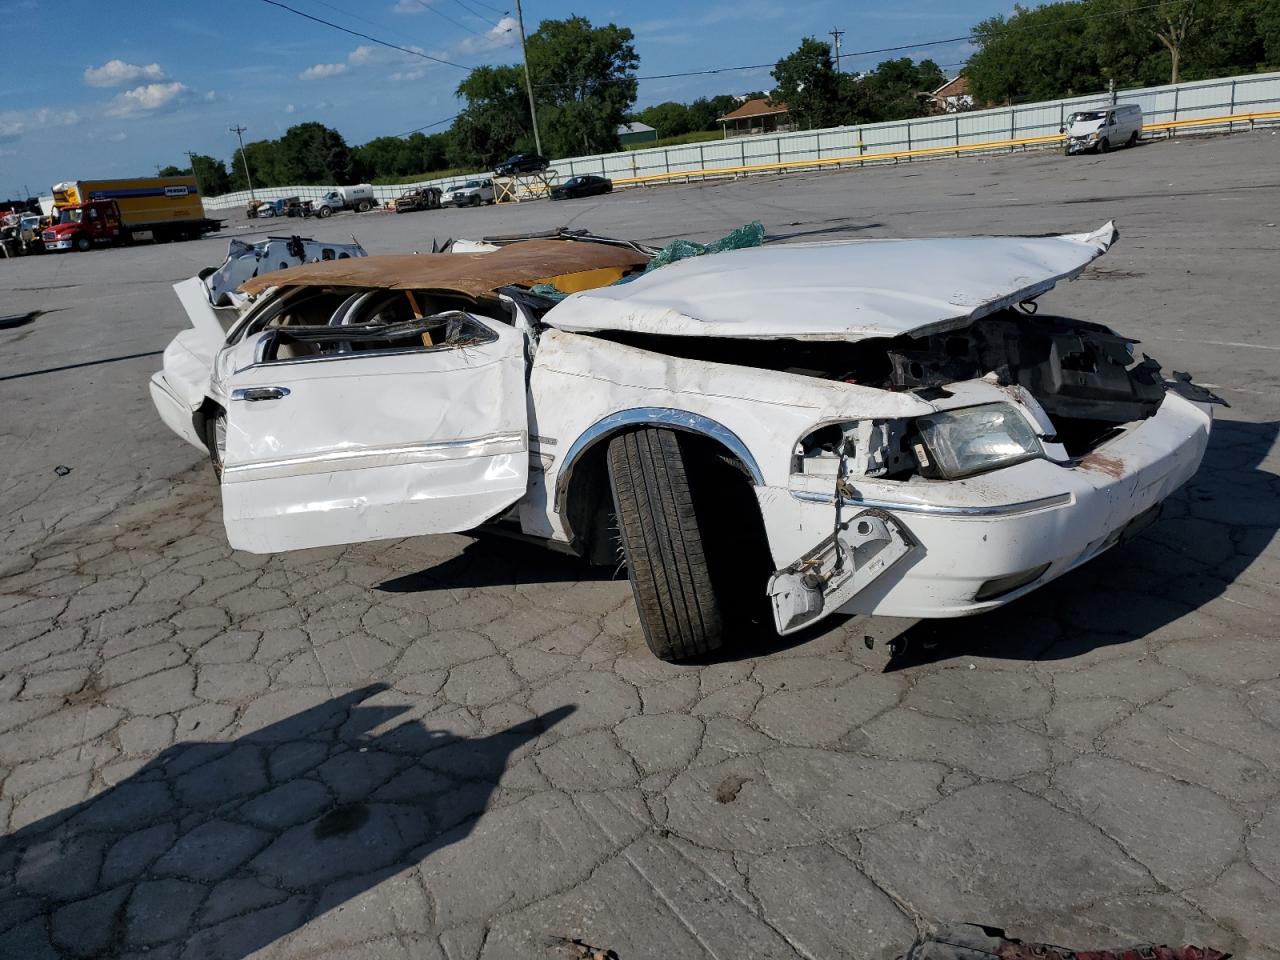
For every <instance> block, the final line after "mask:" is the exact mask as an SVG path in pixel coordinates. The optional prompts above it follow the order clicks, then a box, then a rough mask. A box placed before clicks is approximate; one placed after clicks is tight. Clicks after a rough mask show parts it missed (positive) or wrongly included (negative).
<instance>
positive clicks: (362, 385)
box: [152, 223, 1216, 660]
mask: <svg viewBox="0 0 1280 960" xmlns="http://www.w3.org/2000/svg"><path fill="white" fill-rule="evenodd" d="M1116 237H1117V233H1116V230H1115V227H1114V225H1113V224H1110V223H1108V224H1105V225H1104V226H1102V227H1101V228H1100V229H1098V230H1096V231H1094V232H1092V233H1086V234H1072V235H1066V236H1039V237H972V238H948V239H919V240H857V241H834V242H824V243H796V244H773V245H766V246H763V247H755V248H751V249H735V250H730V251H728V252H723V253H712V254H708V255H704V256H696V257H692V258H690V259H685V260H680V261H679V262H675V263H669V265H666V266H658V267H656V268H654V269H649V267H650V266H651V264H652V263H653V262H654V259H655V255H656V254H657V253H658V251H655V250H653V249H652V248H648V247H645V246H644V245H642V244H638V243H633V242H626V241H617V240H610V239H608V238H601V237H594V236H590V235H586V234H585V233H584V234H576V235H572V236H570V235H565V234H561V235H560V236H559V237H556V238H523V239H516V238H512V239H509V240H506V241H496V240H495V241H492V242H490V243H487V244H484V245H476V244H470V245H468V246H467V247H466V248H465V249H467V250H469V251H471V252H454V251H452V250H451V251H450V252H447V253H440V254H424V255H417V256H383V257H370V258H367V259H361V260H355V261H349V262H346V263H343V264H326V263H320V264H312V265H308V266H301V267H296V268H291V269H289V270H284V271H280V272H278V273H275V274H272V275H269V276H265V277H258V278H256V279H253V280H250V281H249V282H248V283H246V284H245V285H244V287H243V290H244V292H245V293H246V294H248V295H250V296H256V298H257V299H256V302H255V303H254V305H253V306H252V307H250V308H248V309H247V310H246V312H245V313H244V314H243V316H242V318H241V319H240V320H239V321H238V322H237V323H236V324H235V325H234V326H233V327H232V328H231V329H230V330H229V331H227V332H226V334H225V336H221V337H219V336H218V335H217V334H218V333H220V332H221V331H218V330H215V331H214V333H215V335H214V337H213V338H212V339H211V340H209V341H207V342H202V350H203V353H202V354H201V357H202V358H203V362H204V367H203V370H201V369H200V367H199V364H198V363H196V362H194V360H193V358H192V357H190V356H189V354H184V353H182V351H178V350H175V346H174V345H171V346H170V348H169V349H168V350H166V351H165V359H164V368H163V370H162V371H161V372H160V373H158V374H157V375H156V377H155V378H154V379H153V381H152V385H153V388H152V396H153V398H154V399H155V402H156V406H157V408H158V409H159V410H160V414H161V417H162V418H163V419H164V421H165V423H166V424H168V425H169V426H170V427H171V428H172V429H174V430H175V431H176V432H178V434H179V435H180V436H182V437H184V438H185V439H186V440H187V441H188V442H190V443H192V444H194V445H196V446H198V447H204V448H207V449H208V450H209V452H210V455H211V457H212V458H213V460H214V463H215V465H216V466H217V467H218V468H219V475H220V478H221V479H220V482H221V493H222V516H223V523H224V526H225V528H226V532H227V539H228V541H229V543H230V545H231V546H232V547H233V548H235V549H238V550H248V551H251V552H254V553H273V552H278V551H283V550H296V549H304V548H309V547H321V546H332V545H337V544H346V543H355V542H361V541H369V540H378V539H384V538H401V537H408V536H418V535H425V534H434V533H457V532H463V531H468V530H473V529H476V528H477V527H480V526H482V525H489V526H492V527H495V528H498V529H501V530H506V531H508V532H510V533H512V534H515V535H518V536H521V537H524V538H535V539H540V540H544V541H547V542H548V543H549V544H550V545H552V546H555V547H557V548H559V549H561V550H568V551H570V552H573V553H576V554H578V555H580V556H582V557H583V558H584V559H586V560H587V561H588V562H592V563H597V564H607V565H613V564H615V563H616V562H617V548H618V544H619V543H620V544H621V549H622V556H623V559H624V561H625V563H626V565H627V572H628V576H629V577H630V580H631V585H632V590H633V593H634V595H635V600H636V606H637V609H638V611H639V619H640V623H641V626H642V627H643V630H644V634H645V639H646V641H647V642H648V644H649V647H650V649H651V650H652V651H653V652H654V653H655V654H656V655H657V656H658V657H661V658H662V659H666V660H678V659H683V658H688V657H694V656H702V655H705V654H707V653H709V652H710V651H713V650H715V649H716V648H718V647H720V646H721V645H722V644H724V643H726V642H732V640H733V639H734V638H735V637H737V636H741V635H742V634H743V627H748V628H750V624H751V623H759V624H764V623H769V622H772V624H773V626H774V628H775V629H776V631H777V632H778V633H779V634H790V633H794V632H796V631H798V630H802V629H804V628H806V627H809V626H811V625H813V624H815V623H817V622H818V621H820V620H822V619H823V618H825V617H827V616H829V615H831V614H833V613H837V612H839V613H842V614H882V615H888V616H895V617H911V618H921V617H926V618H927V617H960V616H967V615H970V614H977V613H981V612H983V611H986V610H991V609H994V608H996V607H1000V606H1003V605H1005V604H1007V603H1009V602H1011V601H1013V600H1016V599H1017V598H1019V597H1021V596H1023V595H1025V594H1027V593H1029V592H1030V591H1032V590H1034V589H1036V588H1037V587H1039V586H1041V585H1043V584H1045V583H1047V582H1049V581H1051V580H1053V579H1055V578H1057V577H1059V576H1061V575H1062V574H1064V573H1066V572H1067V571H1069V570H1072V569H1074V568H1075V567H1077V566H1079V565H1080V564H1082V563H1085V562H1087V561H1089V560H1091V559H1093V558H1094V557H1096V556H1098V555H1100V554H1102V553H1104V552H1105V551H1107V550H1109V549H1110V548H1112V547H1114V546H1116V545H1118V544H1121V543H1124V542H1126V541H1129V540H1131V539H1132V538H1133V537H1135V536H1136V535H1137V534H1138V533H1139V532H1141V531H1142V530H1143V529H1144V528H1145V527H1146V526H1147V525H1148V524H1150V523H1152V522H1153V521H1154V520H1155V519H1156V518H1157V517H1158V515H1159V512H1160V508H1161V504H1162V503H1163V501H1164V500H1165V499H1166V498H1168V497H1169V496H1170V495H1171V494H1172V493H1173V492H1174V491H1175V490H1177V489H1178V487H1180V486H1181V485H1182V484H1184V483H1185V482H1186V481H1187V480H1188V479H1189V478H1190V477H1191V476H1192V475H1193V474H1194V473H1195V472H1196V470H1197V468H1198V467H1199V465H1200V461H1201V458H1202V457H1203V455H1204V452H1205V447H1206V445H1207V443H1208V438H1209V431H1210V427H1211V424H1212V420H1213V418H1212V415H1211V407H1210V406H1209V404H1211V403H1212V402H1214V401H1215V400H1216V398H1215V397H1213V395H1212V394H1210V393H1209V392H1208V391H1207V390H1205V389H1204V388H1202V387H1197V386H1196V385H1194V384H1192V383H1191V378H1190V376H1189V375H1188V374H1179V373H1175V374H1174V376H1173V378H1172V379H1166V378H1165V377H1163V376H1162V375H1161V370H1160V365H1159V364H1158V363H1156V362H1155V361H1154V360H1152V359H1150V358H1149V357H1145V356H1142V357H1141V358H1140V359H1139V358H1137V357H1135V355H1134V351H1133V345H1134V341H1133V340H1132V339H1130V338H1128V337H1125V336H1123V335H1121V334H1117V333H1115V332H1113V331H1111V330H1110V329H1108V328H1107V327H1105V326H1103V325H1102V324H1101V323H1097V322H1094V321H1089V320H1073V319H1069V318H1066V317H1061V316H1049V315H1047V312H1046V311H1040V312H1039V313H1036V312H1035V311H1034V309H1033V308H1031V307H1030V306H1028V305H1029V304H1031V303H1034V302H1035V301H1036V300H1037V298H1038V297H1040V296H1041V295H1043V294H1044V293H1046V292H1048V291H1049V290H1051V289H1053V287H1054V286H1055V285H1056V284H1057V283H1059V282H1060V281H1064V280H1069V279H1073V278H1074V277H1076V276H1078V275H1079V274H1080V273H1081V271H1083V270H1084V268H1085V267H1086V266H1087V265H1088V264H1089V263H1090V262H1092V261H1093V260H1094V259H1095V258H1097V257H1099V256H1101V255H1102V254H1104V253H1105V252H1106V251H1107V249H1108V248H1109V247H1110V246H1111V245H1112V243H1113V242H1114V241H1115V239H1116ZM482 250H483V251H487V252H479V251H482ZM664 252H665V251H664ZM658 262H665V261H663V260H661V259H659V260H658ZM921 264H928V265H929V269H927V270H924V271H922V270H921ZM621 279H626V280H627V282H624V283H619V282H616V281H618V280H621ZM547 285H549V286H550V287H551V288H553V289H556V290H559V291H562V292H568V291H576V292H573V293H569V295H568V296H566V297H563V298H555V297H550V296H546V295H544V294H543V293H542V292H540V291H541V290H542V289H543V288H544V286H547ZM184 305H186V304H185V301H184ZM1019 305H1021V306H1023V307H1024V309H1021V310H1020V309H1017V307H1018V306H1019ZM187 306H188V309H189V310H191V309H192V307H191V306H190V305H187ZM195 306H196V307H197V309H196V310H195V311H194V312H193V315H192V322H193V324H195V325H196V326H200V325H201V322H202V312H203V311H205V310H206V309H207V304H203V305H202V304H200V303H199V302H198V300H197V301H196V304H195ZM182 337H187V338H188V339H193V334H192V333H191V332H190V331H187V332H185V333H184V334H180V335H179V338H182ZM176 343H177V341H175V344H176ZM171 370H172V373H171ZM171 376H172V377H173V378H174V379H176V380H177V381H178V382H180V383H182V384H184V386H183V388H182V389H181V390H175V389H172V382H171V380H170V378H171ZM352 411H376V415H373V416H364V415H355V414H353V413H352ZM1151 548H1152V549H1155V548H1156V547H1155V545H1151ZM1099 602H1101V599H1100V600H1099ZM424 629H425V628H424Z"/></svg>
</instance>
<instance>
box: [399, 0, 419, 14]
mask: <svg viewBox="0 0 1280 960" xmlns="http://www.w3.org/2000/svg"><path fill="white" fill-rule="evenodd" d="M426 11H427V4H426V0H423V2H422V3H419V2H418V0H396V2H395V5H394V6H392V8H391V12H392V13H426Z"/></svg>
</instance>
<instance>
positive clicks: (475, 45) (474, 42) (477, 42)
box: [458, 17, 516, 53]
mask: <svg viewBox="0 0 1280 960" xmlns="http://www.w3.org/2000/svg"><path fill="white" fill-rule="evenodd" d="M515 40H516V18H515V17H503V18H502V19H501V20H499V21H498V22H497V23H495V24H494V25H493V26H492V27H490V28H489V29H488V30H487V31H486V32H485V34H484V35H483V36H480V37H467V38H466V39H465V40H463V41H462V42H461V43H459V44H458V49H459V50H460V51H461V52H463V53H480V52H482V51H485V50H497V49H500V48H501V47H509V46H511V45H512V44H513V43H515Z"/></svg>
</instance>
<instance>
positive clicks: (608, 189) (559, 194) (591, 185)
mask: <svg viewBox="0 0 1280 960" xmlns="http://www.w3.org/2000/svg"><path fill="white" fill-rule="evenodd" d="M602 193H613V181H612V180H610V179H609V178H608V177H597V176H595V175H594V174H587V175H585V176H581V177H570V178H569V179H568V180H566V181H565V182H564V183H558V184H556V185H555V186H554V187H552V188H551V199H552V200H572V199H573V198H574V197H597V196H599V195H600V194H602Z"/></svg>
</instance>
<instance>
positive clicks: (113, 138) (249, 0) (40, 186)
mask: <svg viewBox="0 0 1280 960" xmlns="http://www.w3.org/2000/svg"><path fill="white" fill-rule="evenodd" d="M286 2H288V3H289V5H290V6H293V7H296V8H297V9H299V10H303V11H306V12H307V13H310V14H313V15H314V16H317V17H322V18H324V19H327V20H332V21H334V22H336V23H341V24H343V25H344V26H348V27H350V28H351V29H354V30H358V31H360V32H362V33H367V34H371V35H373V36H376V37H379V38H382V39H386V40H391V41H393V42H397V43H399V44H402V45H404V46H406V47H411V48H414V49H417V50H419V51H421V52H424V53H427V54H430V55H432V56H436V57H440V58H441V59H445V60H451V61H454V62H456V63H460V64H464V65H466V66H474V65H478V64H482V63H515V62H518V59H519V55H518V43H517V40H516V35H515V33H514V31H512V30H510V29H509V28H510V27H511V25H512V24H513V22H514V21H513V20H512V19H511V17H510V16H504V14H503V13H502V11H505V10H508V8H511V9H514V7H513V4H512V3H509V2H508V0H286ZM1009 7H1010V4H1009V3H1008V2H1006V0H903V2H897V3H885V2H879V3H877V2H871V0H844V2H842V0H704V2H698V0H647V2H645V3H643V4H625V5H624V4H620V3H618V2H617V0H574V2H572V3H571V2H568V0H528V2H527V3H526V4H525V6H524V15H525V25H526V28H527V29H529V30H530V31H532V30H533V29H535V28H536V26H537V24H538V22H539V21H541V20H543V19H547V18H562V17H566V16H569V15H571V14H579V15H581V16H585V17H587V18H588V19H590V20H591V21H592V22H593V23H597V24H599V23H607V22H610V21H612V22H614V23H618V24H620V25H624V26H629V27H630V28H631V29H632V30H633V31H634V32H635V34H636V49H637V52H638V53H639V55H640V71H639V73H640V75H641V76H644V75H647V74H665V73H677V72H684V71H690V70H698V69H705V68H710V67H721V66H731V65H739V64H752V63H767V62H771V61H774V60H776V59H777V58H778V57H780V56H782V55H785V54H786V53H788V52H790V51H791V50H793V49H795V47H796V46H797V44H798V43H799V42H800V39H801V38H802V37H804V36H806V35H817V36H825V34H826V32H827V31H828V30H831V29H832V28H833V27H839V28H840V29H843V30H845V31H846V33H845V36H844V40H843V43H844V48H845V49H846V50H863V49H869V48H873V47H884V46H894V45H898V44H913V43H919V42H923V41H926V40H934V39H939V38H944V37H954V36H961V35H963V34H965V33H967V32H968V29H969V28H970V27H971V26H972V25H973V24H974V23H976V22H977V21H978V20H980V19H982V18H984V17H986V16H989V15H991V14H992V13H996V12H1002V11H1006V10H1007V9H1008V8H1009ZM0 23H2V24H4V25H5V27H6V35H7V36H8V37H9V38H11V39H13V38H26V39H27V40H28V41H29V43H28V45H24V44H21V43H19V44H11V46H10V56H9V58H8V62H9V64H10V67H11V69H9V70H6V71H4V72H3V74H0V197H5V196H16V195H18V193H19V192H20V191H21V188H22V187H23V185H26V186H27V187H28V188H29V189H30V190H31V191H32V193H41V194H43V193H47V192H48V190H49V186H50V184H52V183H54V182H57V181H59V180H66V179H87V178H93V177H110V176H145V175H147V174H148V173H154V171H155V167H156V165H157V164H169V163H181V164H182V165H185V158H184V156H183V154H184V152H185V151H187V150H193V151H196V152H198V153H206V154H210V155H212V156H216V157H220V158H222V159H226V158H228V157H230V156H231V154H232V152H233V150H234V149H235V135H234V134H232V133H231V132H229V129H228V128H229V127H231V126H233V125H235V124H237V123H238V124H243V125H244V126H245V127H247V128H248V130H247V132H246V134H245V137H246V140H251V139H253V140H256V139H261V138H263V137H276V136H279V135H280V134H281V133H283V132H284V131H285V130H286V129H287V128H288V127H289V126H291V125H292V124H294V123H299V122H301V121H304V120H318V121H321V122H323V123H326V124H329V125H330V126H333V127H336V128H337V129H338V130H340V131H341V132H342V133H343V135H344V136H345V137H346V138H347V142H348V143H351V144H353V145H354V144H358V143H363V142H364V141H366V140H369V139H371V138H373V137H376V136H382V135H385V134H400V133H404V132H406V131H408V130H411V129H413V128H415V127H419V126H422V125H424V124H428V123H431V122H433V121H436V120H441V119H444V118H446V117H449V116H451V115H452V114H453V113H455V112H456V110H457V103H456V100H455V98H454V95H453V91H454V89H455V87H456V86H457V83H458V80H459V79H460V78H461V77H463V76H464V75H465V73H464V71H462V70H459V69H456V68H453V67H449V66H444V65H441V64H436V63H431V62H429V61H427V60H423V59H421V58H420V57H416V56H411V55H408V54H404V53H399V52H396V51H393V50H389V49H387V48H385V47H378V46H376V45H373V44H370V43H369V42H368V41H366V40H361V39H359V38H357V37H353V36H350V35H347V34H343V33H340V32H338V31H336V30H333V29H331V28H329V27H325V26H322V25H321V24H318V23H313V22H311V21H308V20H305V19H302V18H300V17H297V16H295V15H293V14H291V13H289V12H287V11H285V10H281V9H278V8H276V7H273V6H271V5H269V4H267V3H265V2H263V0H219V2H209V0H186V2H185V3H184V2H177V0H56V2H55V0H0ZM904 53H905V54H906V55H915V56H916V57H917V58H921V57H925V56H931V57H933V59H935V60H936V61H937V62H938V63H941V64H944V65H952V64H958V63H960V62H962V61H963V60H964V57H965V56H966V54H967V44H964V43H955V44H947V45H943V46H936V47H928V48H920V49H918V50H907V51H904ZM895 55H898V54H895ZM880 59H883V56H882V55H876V56H869V57H860V58H850V59H847V60H846V61H845V63H844V66H845V69H847V70H856V69H865V68H867V67H870V66H873V65H874V64H875V63H876V62H877V61H878V60H880ZM19 65H20V66H21V68H20V69H18V67H19ZM954 69H955V68H954V67H951V68H949V70H948V72H954ZM770 85H771V81H770V78H769V72H768V70H767V69H761V70H758V71H754V72H736V73H725V74H720V75H717V76H705V77H684V78H676V79H666V80H647V81H644V82H642V83H641V84H640V95H639V99H638V101H637V104H638V106H639V107H644V106H648V105H650V104H653V103H659V102H661V101H663V100H690V99H693V98H695V97H697V96H701V95H704V94H716V93H743V92H747V91H749V90H755V89H768V88H769V87H770ZM437 129H443V127H441V128H437Z"/></svg>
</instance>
